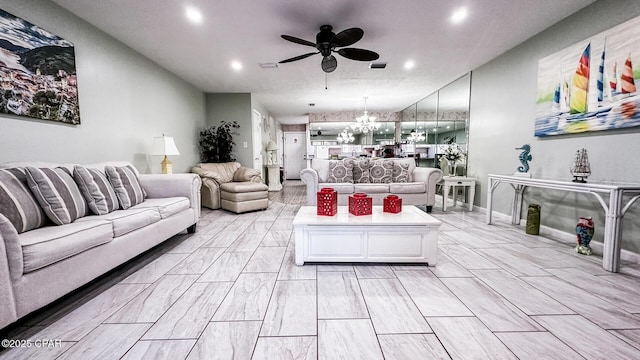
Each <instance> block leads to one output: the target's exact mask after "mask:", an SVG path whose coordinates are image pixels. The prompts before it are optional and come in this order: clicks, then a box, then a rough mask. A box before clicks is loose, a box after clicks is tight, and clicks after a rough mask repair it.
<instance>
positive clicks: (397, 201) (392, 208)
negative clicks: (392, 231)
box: [382, 195, 402, 214]
mask: <svg viewBox="0 0 640 360" xmlns="http://www.w3.org/2000/svg"><path fill="white" fill-rule="evenodd" d="M382 211H384V212H388V213H394V214H397V213H399V212H400V211H402V198H401V197H399V196H398V195H388V196H387V197H386V198H384V199H383V200H382Z"/></svg>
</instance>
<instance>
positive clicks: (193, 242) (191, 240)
mask: <svg viewBox="0 0 640 360" xmlns="http://www.w3.org/2000/svg"><path fill="white" fill-rule="evenodd" d="M212 237H213V235H208V234H199V233H196V234H194V235H191V236H189V237H188V238H186V239H184V240H182V241H181V242H180V243H179V244H178V245H176V246H174V247H173V248H171V249H169V250H168V251H167V253H171V254H174V253H175V254H191V253H192V252H194V251H196V250H197V249H199V248H200V247H202V246H204V245H205V244H206V243H208V242H209V241H211V238H212Z"/></svg>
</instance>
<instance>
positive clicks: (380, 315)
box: [359, 279, 431, 334]
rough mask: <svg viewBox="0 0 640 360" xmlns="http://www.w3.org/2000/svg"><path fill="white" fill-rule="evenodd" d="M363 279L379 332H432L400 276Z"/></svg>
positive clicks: (367, 298)
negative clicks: (395, 277)
mask: <svg viewBox="0 0 640 360" xmlns="http://www.w3.org/2000/svg"><path fill="white" fill-rule="evenodd" d="M359 282H360V288H361V289H362V295H363V296H364V300H365V302H366V304H367V308H368V309H369V315H370V316H371V320H372V321H373V325H374V327H375V329H376V334H393V333H405V334H416V333H430V332H431V329H430V328H429V325H427V323H426V322H425V320H424V318H423V317H422V314H421V313H420V311H419V310H418V308H417V307H416V305H415V304H414V303H413V301H412V300H411V297H410V296H409V294H407V292H406V291H405V290H404V288H403V287H402V284H401V283H400V281H399V280H398V279H360V280H359Z"/></svg>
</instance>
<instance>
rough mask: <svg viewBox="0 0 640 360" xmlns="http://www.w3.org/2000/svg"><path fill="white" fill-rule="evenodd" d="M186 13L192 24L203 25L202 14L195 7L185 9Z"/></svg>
mask: <svg viewBox="0 0 640 360" xmlns="http://www.w3.org/2000/svg"><path fill="white" fill-rule="evenodd" d="M184 13H185V15H186V16H187V19H189V21H191V22H192V23H194V24H201V23H202V13H201V12H200V10H198V9H196V8H194V7H193V6H187V7H186V8H185V9H184Z"/></svg>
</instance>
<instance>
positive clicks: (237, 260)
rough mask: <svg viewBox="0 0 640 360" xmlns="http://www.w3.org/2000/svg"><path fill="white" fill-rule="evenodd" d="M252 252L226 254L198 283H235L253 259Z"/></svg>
mask: <svg viewBox="0 0 640 360" xmlns="http://www.w3.org/2000/svg"><path fill="white" fill-rule="evenodd" d="M251 255H252V254H251V253H250V252H236V253H224V254H222V255H220V257H219V258H218V259H217V260H216V261H215V262H214V263H213V265H211V266H210V267H209V268H208V269H207V270H206V271H205V272H204V273H203V274H202V276H200V277H199V278H198V282H214V281H235V280H236V279H237V278H238V275H240V273H241V272H242V269H244V267H245V265H246V264H247V263H248V262H249V259H250V258H251Z"/></svg>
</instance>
